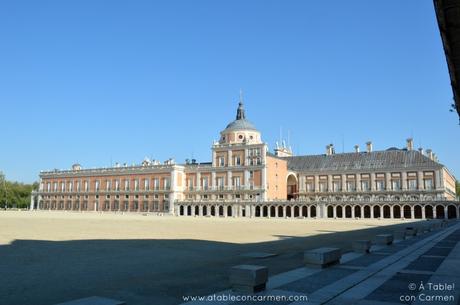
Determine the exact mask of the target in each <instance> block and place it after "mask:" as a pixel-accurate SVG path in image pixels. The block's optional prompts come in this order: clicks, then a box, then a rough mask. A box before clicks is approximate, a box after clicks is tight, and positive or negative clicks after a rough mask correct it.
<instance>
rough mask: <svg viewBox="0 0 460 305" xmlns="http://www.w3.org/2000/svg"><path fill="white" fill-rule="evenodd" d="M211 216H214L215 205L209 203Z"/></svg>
mask: <svg viewBox="0 0 460 305" xmlns="http://www.w3.org/2000/svg"><path fill="white" fill-rule="evenodd" d="M211 216H216V207H215V206H213V205H211Z"/></svg>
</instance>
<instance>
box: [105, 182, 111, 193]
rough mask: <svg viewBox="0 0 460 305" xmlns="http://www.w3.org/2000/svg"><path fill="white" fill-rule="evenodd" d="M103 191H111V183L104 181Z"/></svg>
mask: <svg viewBox="0 0 460 305" xmlns="http://www.w3.org/2000/svg"><path fill="white" fill-rule="evenodd" d="M105 189H106V191H111V190H112V181H110V180H105Z"/></svg>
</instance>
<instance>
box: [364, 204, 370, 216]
mask: <svg viewBox="0 0 460 305" xmlns="http://www.w3.org/2000/svg"><path fill="white" fill-rule="evenodd" d="M363 214H364V218H371V207H370V206H368V205H365V206H364V213H363Z"/></svg>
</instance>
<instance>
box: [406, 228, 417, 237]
mask: <svg viewBox="0 0 460 305" xmlns="http://www.w3.org/2000/svg"><path fill="white" fill-rule="evenodd" d="M417 231H418V230H417V228H414V227H407V228H406V235H407V236H416V235H417Z"/></svg>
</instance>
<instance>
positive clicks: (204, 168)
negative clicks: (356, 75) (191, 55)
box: [31, 100, 460, 219]
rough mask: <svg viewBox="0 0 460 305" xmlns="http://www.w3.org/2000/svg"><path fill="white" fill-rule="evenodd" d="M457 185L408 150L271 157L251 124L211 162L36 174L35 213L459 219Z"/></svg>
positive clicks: (215, 151)
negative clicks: (38, 211)
mask: <svg viewBox="0 0 460 305" xmlns="http://www.w3.org/2000/svg"><path fill="white" fill-rule="evenodd" d="M455 196H456V195H455V178H454V177H453V176H452V175H451V174H450V172H449V170H448V169H447V168H446V167H445V166H444V165H442V164H440V163H439V162H438V160H437V157H436V155H435V154H434V153H433V152H432V151H431V150H426V152H425V151H423V150H422V149H419V150H414V147H413V140H412V139H407V143H406V147H404V148H402V149H400V148H396V147H392V148H389V149H387V150H383V151H373V148H372V143H371V142H368V143H366V150H365V151H362V152H361V151H360V150H359V146H355V151H354V152H350V153H335V150H334V146H333V145H332V144H331V145H328V146H327V147H326V153H325V154H321V155H307V156H294V155H293V154H292V151H291V149H290V148H289V147H286V146H285V145H278V143H277V145H276V148H275V150H274V153H270V152H269V151H268V146H267V144H266V143H264V142H263V141H262V137H261V133H260V131H259V130H257V128H256V127H255V126H254V125H253V124H252V123H251V122H249V121H248V120H247V118H246V114H245V110H244V107H243V103H242V101H241V100H240V103H239V106H238V109H237V113H236V118H235V120H234V121H232V122H231V123H230V124H228V125H227V127H226V128H225V129H224V130H222V131H221V132H220V138H219V141H216V142H215V143H214V144H213V145H212V160H211V162H205V163H199V162H196V160H187V161H186V162H185V163H184V164H176V163H175V161H174V160H173V159H169V160H167V161H165V162H163V163H160V162H158V161H152V160H149V159H147V158H146V159H145V160H144V161H143V162H142V164H140V165H136V166H126V165H119V164H117V165H116V166H114V167H109V168H96V169H84V168H82V167H81V166H80V165H79V164H74V165H73V166H72V169H70V170H54V171H42V172H40V183H39V190H38V191H34V192H33V193H32V199H31V209H37V210H69V211H101V212H141V213H152V214H170V215H179V216H223V217H306V218H309V217H320V218H414V219H423V218H458V217H459V214H460V210H459V208H460V207H459V203H458V202H457V201H455V198H456V197H455Z"/></svg>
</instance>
